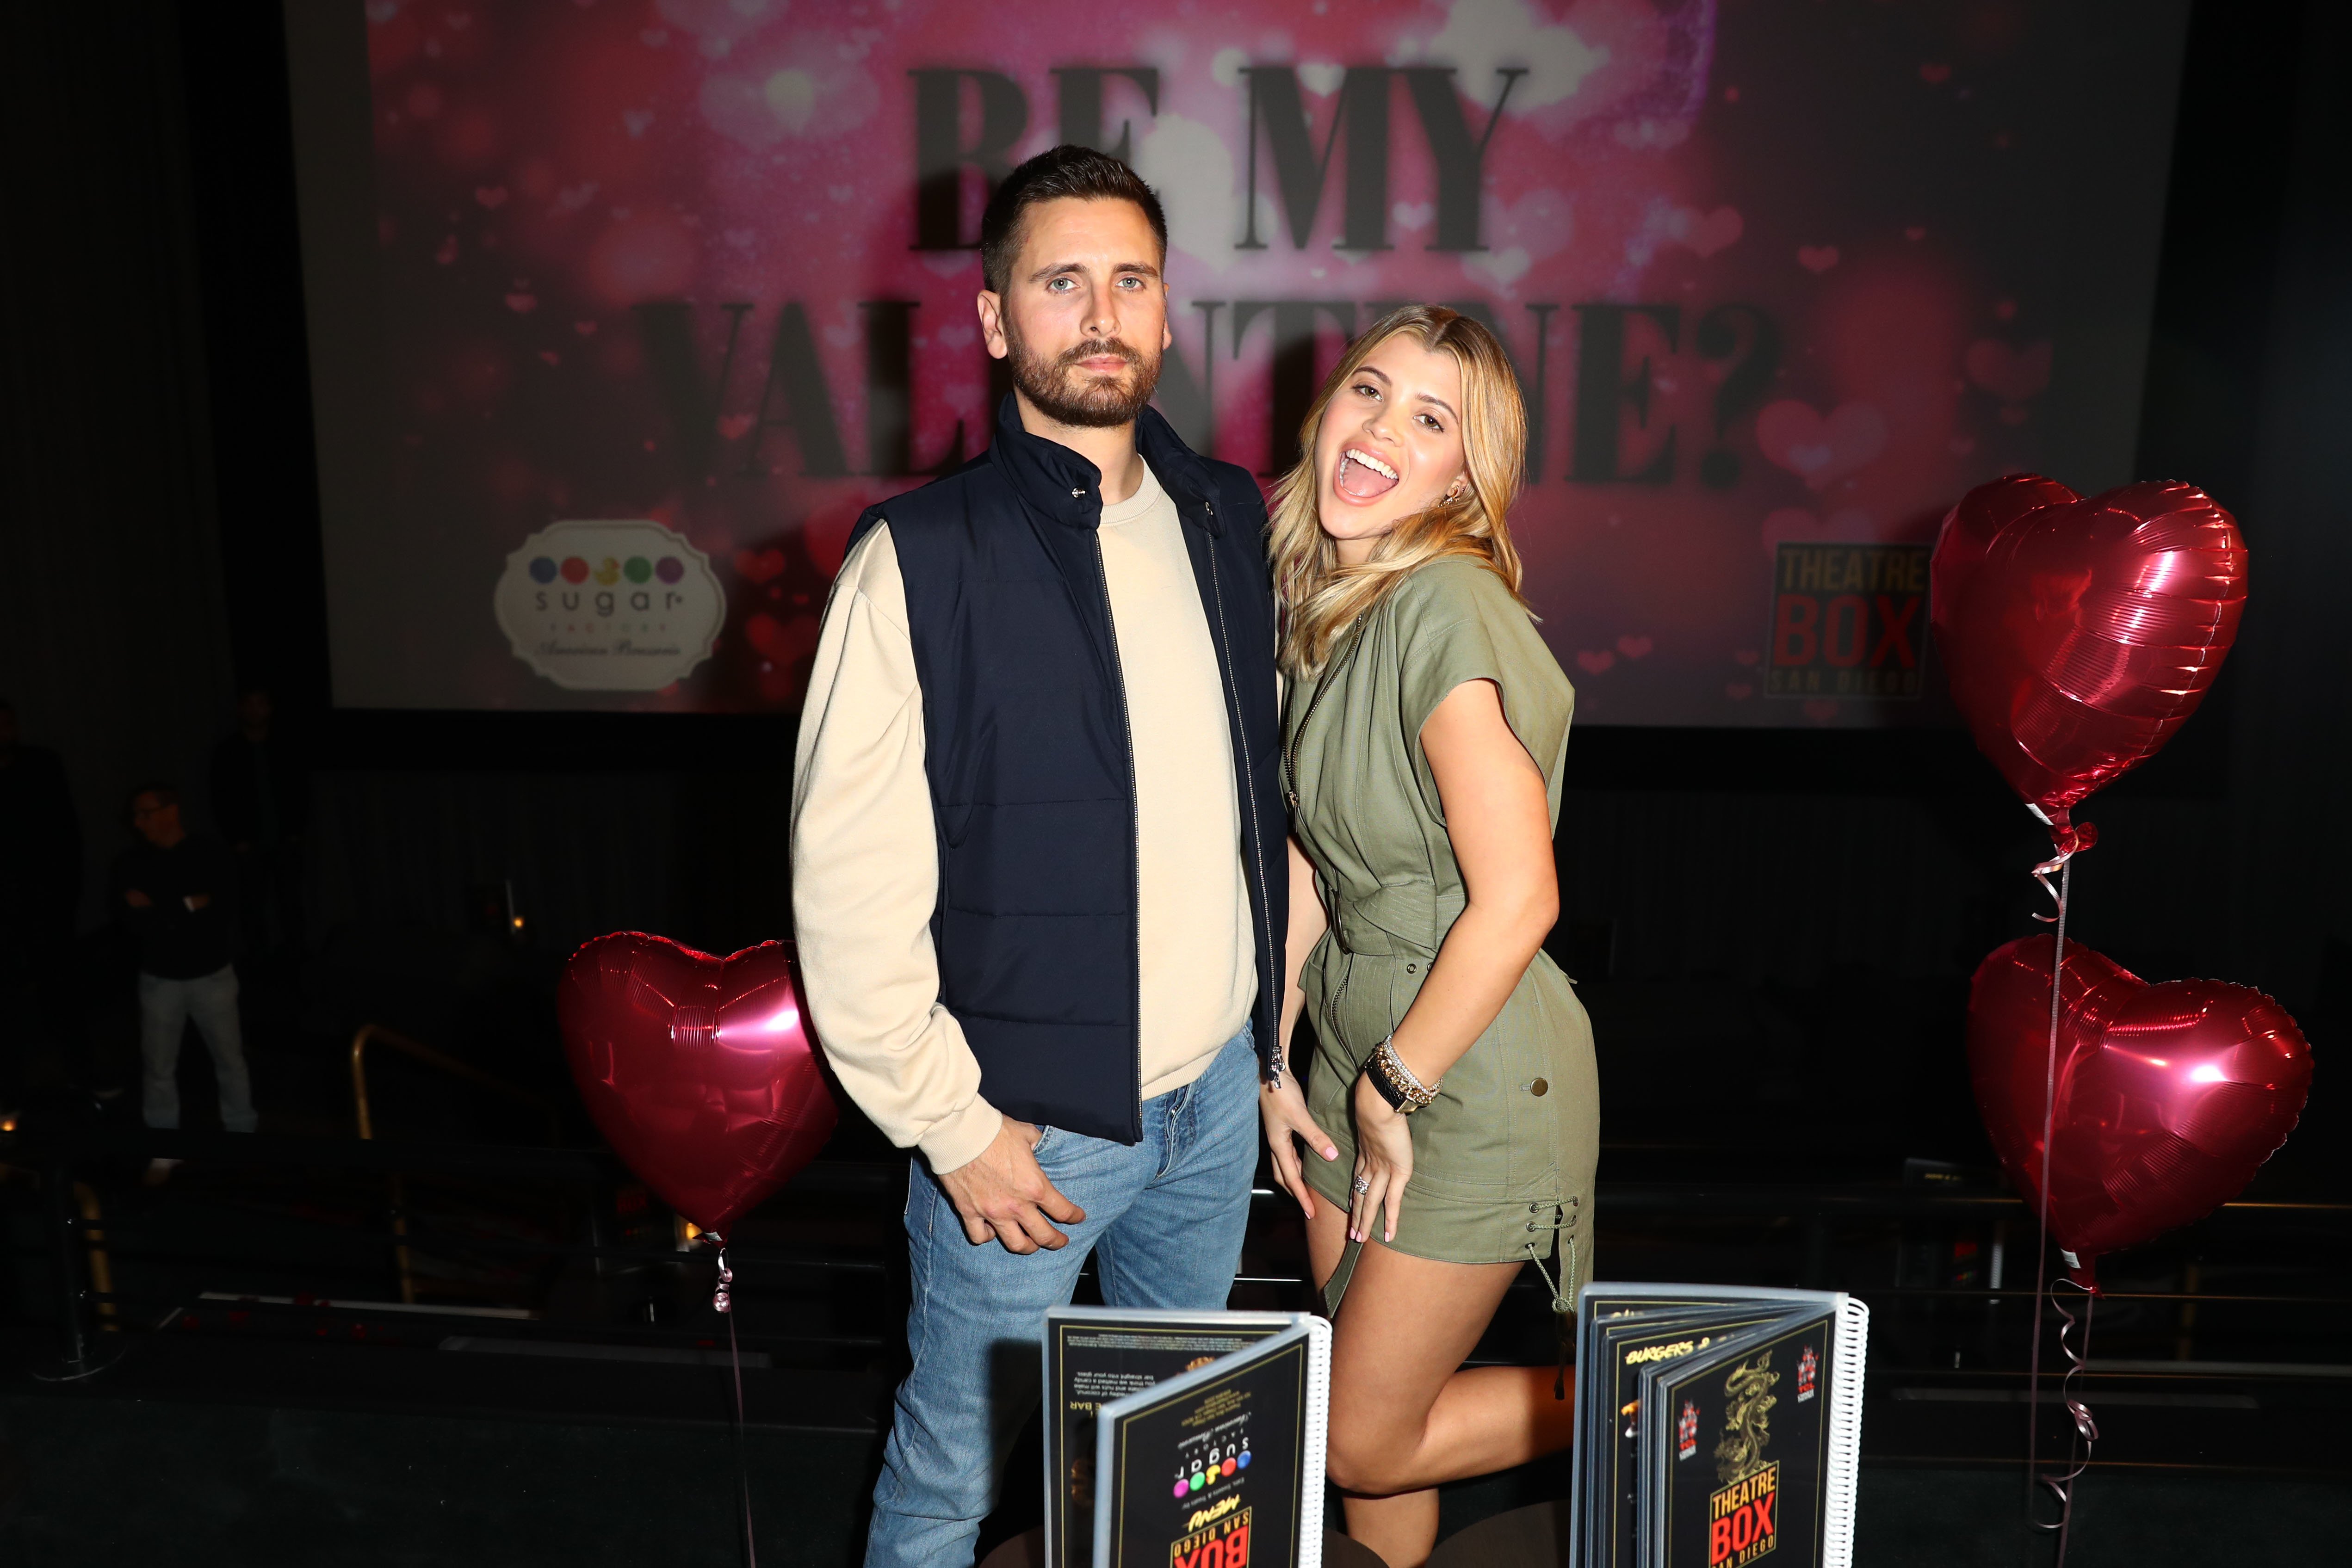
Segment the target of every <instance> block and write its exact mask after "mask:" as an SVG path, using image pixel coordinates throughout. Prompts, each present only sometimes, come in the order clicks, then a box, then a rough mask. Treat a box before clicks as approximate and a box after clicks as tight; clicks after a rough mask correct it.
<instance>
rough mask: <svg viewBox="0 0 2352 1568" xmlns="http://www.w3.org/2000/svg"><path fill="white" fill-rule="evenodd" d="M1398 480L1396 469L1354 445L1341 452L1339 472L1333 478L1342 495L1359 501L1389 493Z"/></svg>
mask: <svg viewBox="0 0 2352 1568" xmlns="http://www.w3.org/2000/svg"><path fill="white" fill-rule="evenodd" d="M1396 482H1397V471H1396V470H1395V469H1393V468H1391V467H1390V466H1389V465H1387V464H1385V463H1383V462H1381V460H1380V459H1379V458H1377V457H1375V456H1373V455H1371V454H1370V453H1369V452H1359V451H1357V450H1356V449H1355V448H1353V447H1349V449H1348V450H1347V451H1345V452H1342V453H1341V454H1339V473H1338V474H1337V475H1336V476H1334V477H1333V479H1332V484H1333V486H1334V487H1335V488H1337V489H1338V490H1339V493H1340V494H1341V495H1343V496H1347V497H1350V498H1352V499H1354V500H1359V501H1369V500H1371V499H1372V498H1373V497H1378V496H1384V495H1386V494H1388V493H1389V491H1391V490H1392V489H1394V488H1395V487H1396Z"/></svg>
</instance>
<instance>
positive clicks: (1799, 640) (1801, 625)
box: [1764, 542, 1927, 698]
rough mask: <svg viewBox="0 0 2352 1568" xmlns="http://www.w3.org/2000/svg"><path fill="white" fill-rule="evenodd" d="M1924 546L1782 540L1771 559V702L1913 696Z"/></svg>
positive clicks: (1922, 613)
mask: <svg viewBox="0 0 2352 1568" xmlns="http://www.w3.org/2000/svg"><path fill="white" fill-rule="evenodd" d="M1926 651H1927V546H1926V545H1859V544H1856V545H1849V544H1820V543H1805V544H1790V543H1785V542H1784V543H1783V544H1782V545H1781V546H1780V549H1779V550H1778V551H1777V552H1776V554H1775V556H1774V558H1773V562H1772V656H1771V658H1770V659H1769V661H1767V663H1766V664H1765V669H1764V695H1767V696H1773V697H1832V698H1835V697H1895V698H1910V697H1916V696H1917V695H1919V692H1920V685H1921V681H1920V656H1921V655H1922V654H1923V653H1926Z"/></svg>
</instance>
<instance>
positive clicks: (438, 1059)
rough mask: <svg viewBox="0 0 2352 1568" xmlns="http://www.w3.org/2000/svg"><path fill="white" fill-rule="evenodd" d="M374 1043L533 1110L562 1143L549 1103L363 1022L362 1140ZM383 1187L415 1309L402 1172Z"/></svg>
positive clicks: (397, 1259)
mask: <svg viewBox="0 0 2352 1568" xmlns="http://www.w3.org/2000/svg"><path fill="white" fill-rule="evenodd" d="M373 1040H381V1041H382V1042H383V1044H384V1045H386V1046H388V1047H390V1048H391V1049H392V1050H394V1051H399V1052H400V1053H401V1054H402V1055H404V1056H406V1057H409V1058H410V1059H412V1060H414V1061H421V1062H423V1063H424V1064H425V1066H427V1067H430V1068H432V1069H434V1070H435V1071H438V1072H444V1073H446V1074H448V1075H449V1076H450V1077H452V1078H456V1079H457V1080H459V1081H460V1082H466V1083H471V1084H473V1085H474V1086H475V1087H476V1088H478V1089H487V1090H488V1091H489V1092H492V1093H494V1094H499V1095H503V1096H504V1097H506V1098H507V1099H509V1100H513V1101H517V1102H520V1103H522V1104H525V1105H530V1106H532V1107H534V1108H536V1109H537V1110H538V1111H539V1112H541V1113H542V1114H543V1115H545V1116H546V1118H547V1141H548V1144H549V1145H550V1146H551V1147H553V1146H556V1145H561V1144H562V1142H563V1116H562V1113H561V1112H560V1111H558V1110H557V1109H556V1108H555V1106H554V1105H553V1104H552V1103H550V1102H548V1101H546V1100H544V1099H541V1097H540V1096H539V1095H536V1094H533V1093H532V1092H530V1091H529V1090H527V1089H519V1088H517V1087H516V1086H515V1085H513V1084H511V1083H509V1082H506V1081H505V1080H504V1079H501V1078H494V1077H492V1076H491V1075H490V1074H488V1073H487V1072H484V1071H481V1070H480V1069H479V1068H478V1067H473V1066H470V1065H468V1064H467V1063H466V1062H463V1061H458V1060H457V1058H456V1057H454V1056H450V1055H447V1054H446V1053H445V1052H442V1051H436V1050H434V1049H433V1048H432V1047H431V1046H429V1045H426V1044H425V1043H424V1042H423V1041H421V1040H411V1039H410V1038H409V1037H408V1036H406V1035H404V1034H402V1033H401V1032H400V1031H399V1030H394V1029H387V1028H386V1027H384V1026H383V1024H380V1023H363V1024H362V1025H360V1027H359V1030H358V1032H357V1033H355V1034H353V1035H352V1120H353V1121H354V1122H356V1123H357V1124H358V1126H359V1134H360V1136H361V1137H362V1138H363V1139H368V1140H373V1138H374V1137H375V1117H374V1115H373V1113H372V1111H371V1109H370V1106H369V1103H368V1075H367V1048H368V1045H369V1042H370V1041H373ZM386 1186H388V1187H389V1188H390V1191H391V1197H392V1237H393V1242H392V1255H393V1261H394V1267H395V1268H396V1269H397V1270H398V1271H399V1274H400V1299H401V1301H404V1302H405V1303H407V1304H409V1305H412V1306H413V1305H415V1301H416V1260H415V1254H414V1253H413V1252H411V1251H410V1249H409V1245H408V1183H407V1178H406V1176H404V1175H403V1174H402V1173H401V1172H398V1171H394V1173H393V1174H392V1176H391V1177H390V1179H389V1180H388V1182H387V1183H386Z"/></svg>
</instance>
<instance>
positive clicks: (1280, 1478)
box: [1094, 1313, 1331, 1568]
mask: <svg viewBox="0 0 2352 1568" xmlns="http://www.w3.org/2000/svg"><path fill="white" fill-rule="evenodd" d="M1252 1315H1256V1314H1252ZM1330 1397H1331V1326H1330V1324H1328V1323H1327V1322H1324V1321H1323V1320H1322V1319H1320V1318H1315V1317H1308V1316H1307V1315H1305V1314H1303V1313H1302V1314H1299V1315H1298V1316H1297V1318H1296V1319H1295V1321H1293V1322H1292V1323H1291V1324H1290V1325H1289V1326H1288V1327H1286V1328H1284V1329H1283V1330H1281V1331H1280V1332H1279V1333H1273V1334H1270V1335H1267V1336H1266V1337H1265V1338H1264V1339H1262V1340H1260V1341H1258V1342H1257V1343H1255V1344H1252V1345H1249V1346H1247V1347H1246V1348H1244V1349H1241V1350H1236V1351H1234V1352H1232V1353H1231V1354H1226V1355H1223V1356H1220V1357H1218V1358H1217V1359H1216V1360H1214V1361H1212V1362H1211V1363H1209V1364H1207V1365H1205V1366H1201V1367H1197V1368H1195V1369H1193V1370H1192V1371H1190V1372H1186V1373H1184V1374H1182V1375H1179V1376H1176V1377H1173V1378H1171V1379H1169V1380H1168V1381H1166V1382H1164V1383H1160V1384H1157V1385H1153V1386H1152V1387H1150V1388H1147V1389H1143V1390H1141V1391H1139V1392H1138V1393H1135V1394H1130V1395H1129V1396H1126V1397H1124V1398H1121V1399H1117V1400H1113V1401H1112V1402H1110V1403H1109V1404H1107V1405H1105V1406H1103V1407H1102V1408H1101V1410H1100V1412H1099V1413H1098V1414H1097V1418H1096V1423H1095V1465H1094V1479H1095V1486H1094V1563H1095V1564H1096V1568H1321V1564H1322V1562H1323V1453H1324V1443H1325V1441H1326V1438H1327V1437H1328V1420H1329V1411H1330Z"/></svg>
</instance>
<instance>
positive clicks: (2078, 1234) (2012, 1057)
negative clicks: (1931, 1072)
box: [1969, 936, 2311, 1285]
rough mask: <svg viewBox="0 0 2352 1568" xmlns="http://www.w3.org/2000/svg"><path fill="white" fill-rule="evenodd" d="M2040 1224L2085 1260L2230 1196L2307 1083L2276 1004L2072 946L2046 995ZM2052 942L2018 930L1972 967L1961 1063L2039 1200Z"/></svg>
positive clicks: (2305, 1050) (2298, 1037) (2085, 1275)
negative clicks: (2045, 1178)
mask: <svg viewBox="0 0 2352 1568" xmlns="http://www.w3.org/2000/svg"><path fill="white" fill-rule="evenodd" d="M2059 1005H2060V1011H2059V1016H2058V1094H2057V1106H2058V1111H2057V1116H2056V1118H2055V1120H2054V1123H2053V1126H2052V1130H2051V1134H2050V1145H2051V1149H2052V1151H2053V1153H2052V1155H2051V1158H2050V1160H2049V1162H2048V1163H2049V1170H2050V1234H2051V1236H2052V1237H2053V1239H2055V1240H2056V1241H2057V1242H2058V1244H2059V1245H2060V1246H2062V1247H2063V1248H2065V1249H2067V1250H2068V1251H2070V1252H2073V1253H2074V1254H2075V1255H2076V1257H2077V1258H2079V1259H2080V1260H2081V1261H2080V1264H2079V1266H2077V1267H2076V1268H2075V1270H2074V1276H2075V1278H2076V1279H2077V1280H2079V1281H2081V1282H2082V1283H2084V1285H2089V1284H2091V1283H2092V1282H2093V1280H2092V1272H2091V1260H2092V1259H2093V1257H2095V1255H2097V1254H2099V1253H2103V1252H2113V1251H2115V1250H2116V1249H2119V1248H2124V1247H2132V1246H2137V1244H2138V1243H2140V1242H2142V1241H2145V1240H2147V1239H2148V1238H2150V1237H2152V1236H2155V1235H2157V1234H2158V1232H2160V1231H2165V1230H2169V1229H2171V1228H2173V1227H2174V1226H2176V1225H2186V1224H2187V1223H2189V1221H2190V1220H2192V1219H2196V1218H2200V1216H2202V1215H2205V1214H2207V1213H2210V1211H2212V1210H2213V1209H2215V1208H2217V1207H2220V1206H2221V1205H2222V1204H2224V1203H2227V1202H2228V1201H2229V1200H2230V1199H2231V1198H2232V1197H2236V1196H2237V1195H2238V1194H2239V1193H2240V1192H2241V1191H2242V1190H2244V1188H2245V1186H2246V1184H2247V1183H2248V1182H2250V1181H2252V1179H2253V1176H2254V1171H2255V1169H2256V1168H2257V1167H2258V1166H2261V1165H2262V1163H2263V1161H2264V1160H2266V1159H2268V1158H2270V1157H2271V1155H2273V1154H2274V1153H2276V1152H2277V1151H2278V1147H2279V1145H2281V1144H2284V1142H2286V1135H2287V1134H2288V1133H2290V1132H2291V1131H2293V1130H2294V1124H2295V1118H2296V1117H2298V1116H2300V1115H2301V1114H2302V1113H2303V1103H2304V1100H2305V1096H2306V1095H2307V1094H2308V1093H2309V1092H2310V1090H2311V1047H2310V1046H2309V1045H2308V1044H2307V1043H2305V1040H2304V1038H2303V1033H2302V1031H2301V1030H2298V1029H2296V1028H2295V1023H2294V1019H2292V1018H2289V1017H2288V1016H2287V1013H2286V1009H2284V1008H2282V1007H2280V1006H2279V1005H2278V1003H2276V1002H2274V1001H2273V1000H2271V998H2268V997H2266V996H2264V995H2263V994H2262V993H2261V992H2260V991H2256V990H2250V989H2248V988H2246V987H2244V986H2232V985H2227V984H2225V983H2223V982H2222V981H2220V980H2168V981H2166V982H2165V983H2163V984H2162V985H2157V986H2151V985H2149V984H2148V983H2147V981H2145V980H2143V979H2141V978H2140V977H2138V976H2137V975H2134V974H2133V973H2131V972H2130V971H2129V970H2127V969H2126V968H2124V967H2121V966H2120V965H2118V964H2116V962H2115V961H2114V960H2113V959H2111V958H2108V957H2106V956H2103V955H2101V954H2098V953H2095V952H2093V951H2092V950H2091V949H2090V948H2088V947H2085V946H2083V945H2082V944H2081V943H2079V942H2069V943H2067V944H2066V970H2065V977H2064V980H2063V988H2062V990H2061V992H2060V996H2059ZM2049 1052H2050V948H2049V947H2048V946H2045V945H2044V938H2042V937H2040V936H2024V937H2020V938H2019V939H2018V940H2016V941H2014V942H2011V943H2010V944H2008V945H2007V946H2002V947H1997V948H1995V949H1994V950H1993V951H1992V953H1991V954H1990V956H1987V957H1986V959H1985V961H1984V962H1983V963H1982V964H1980V965H1979V966H1978V967H1977V973H1976V979H1975V980H1974V982H1973V983H1972V985H1971V988H1970V990H1969V1076H1970V1077H1971V1078H1972V1079H1973V1080H1974V1081H1975V1084H1976V1094H1977V1108H1978V1110H1979V1112H1980V1113H1982V1114H1983V1116H1984V1124H1985V1130H1986V1131H1987V1132H1989V1133H1990V1134H1992V1144H1993V1148H1994V1149H1995V1151H1997V1152H1998V1153H1999V1154H2000V1163H2001V1165H2002V1166H2004V1167H2006V1168H2007V1169H2008V1171H2009V1174H2010V1178H2011V1180H2012V1181H2014V1182H2015V1183H2016V1184H2017V1186H2018V1189H2019V1190H2020V1191H2021V1192H2022V1193H2024V1194H2025V1197H2026V1201H2027V1202H2029V1203H2035V1204H2038V1203H2039V1202H2040V1201H2041V1195H2042V1169H2043V1159H2042V1121H2043V1115H2044V1110H2045V1107H2046V1105H2047V1104H2048V1097H2047V1095H2046V1092H2045V1091H2046V1089H2047V1086H2048V1082H2049V1076H2048V1075H2049Z"/></svg>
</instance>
